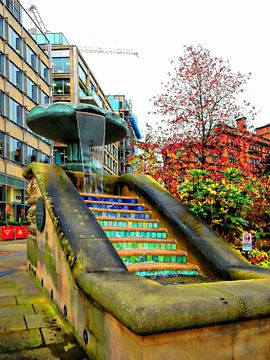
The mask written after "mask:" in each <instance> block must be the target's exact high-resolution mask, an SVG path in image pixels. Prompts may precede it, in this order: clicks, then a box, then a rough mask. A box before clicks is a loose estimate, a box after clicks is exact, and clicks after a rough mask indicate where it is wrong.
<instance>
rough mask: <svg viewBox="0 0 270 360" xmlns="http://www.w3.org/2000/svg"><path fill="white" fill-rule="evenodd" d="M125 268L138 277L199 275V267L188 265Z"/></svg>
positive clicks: (152, 265)
mask: <svg viewBox="0 0 270 360" xmlns="http://www.w3.org/2000/svg"><path fill="white" fill-rule="evenodd" d="M126 266H127V269H128V271H130V272H132V273H135V274H136V275H140V276H151V277H155V276H178V275H186V276H198V275H199V274H200V270H199V267H198V266H197V265H193V264H189V263H187V264H178V263H164V262H163V263H138V264H131V265H129V264H127V265H126Z"/></svg>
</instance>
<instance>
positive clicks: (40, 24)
mask: <svg viewBox="0 0 270 360" xmlns="http://www.w3.org/2000/svg"><path fill="white" fill-rule="evenodd" d="M28 11H30V12H31V13H32V15H33V17H34V20H35V22H36V24H37V25H38V27H39V29H40V30H41V31H42V32H43V33H44V34H49V33H50V31H48V30H47V28H46V26H45V24H44V22H43V20H42V18H41V16H40V14H39V11H38V9H37V7H36V5H34V4H30V7H29V8H28ZM78 48H79V49H80V51H81V52H84V53H96V54H117V55H136V56H139V54H138V52H134V51H132V50H130V49H111V48H102V47H91V46H78Z"/></svg>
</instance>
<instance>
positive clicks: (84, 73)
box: [35, 33, 118, 175]
mask: <svg viewBox="0 0 270 360" xmlns="http://www.w3.org/2000/svg"><path fill="white" fill-rule="evenodd" d="M35 37H36V40H37V42H38V43H39V44H40V45H43V43H44V41H45V40H46V38H45V37H44V35H42V34H36V35H35ZM46 37H47V38H48V39H49V40H50V42H51V44H52V72H53V82H52V91H53V101H54V102H58V101H68V102H74V103H78V102H79V103H87V104H92V105H95V106H98V107H101V108H104V109H107V110H111V111H112V107H111V105H110V103H109V101H108V100H107V98H106V96H105V94H104V93H103V91H102V89H101V86H100V85H99V83H98V82H97V80H96V78H95V76H94V74H93V73H92V71H91V70H90V68H89V66H88V64H87V63H86V61H85V59H84V57H83V55H82V53H81V52H80V50H79V49H78V47H77V46H75V45H70V44H69V42H68V40H67V39H66V37H65V36H64V34H62V33H47V34H46ZM66 158H67V147H66V146H65V145H64V144H58V143H55V145H54V161H55V163H57V164H59V163H65V160H66ZM103 167H104V170H105V171H106V172H107V173H109V174H115V175H116V174H118V144H111V145H107V146H105V148H104V164H103Z"/></svg>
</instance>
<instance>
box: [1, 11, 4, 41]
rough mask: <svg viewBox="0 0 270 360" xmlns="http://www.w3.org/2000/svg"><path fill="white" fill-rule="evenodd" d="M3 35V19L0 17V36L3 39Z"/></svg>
mask: <svg viewBox="0 0 270 360" xmlns="http://www.w3.org/2000/svg"><path fill="white" fill-rule="evenodd" d="M3 35H4V19H3V17H2V16H1V15H0V36H1V37H3Z"/></svg>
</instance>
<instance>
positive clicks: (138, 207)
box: [84, 200, 144, 211]
mask: <svg viewBox="0 0 270 360" xmlns="http://www.w3.org/2000/svg"><path fill="white" fill-rule="evenodd" d="M84 202H85V204H86V206H87V207H88V208H90V209H91V208H97V209H112V210H134V211H144V205H143V204H127V203H116V202H108V201H107V202H103V201H91V200H84Z"/></svg>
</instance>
